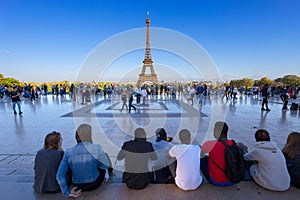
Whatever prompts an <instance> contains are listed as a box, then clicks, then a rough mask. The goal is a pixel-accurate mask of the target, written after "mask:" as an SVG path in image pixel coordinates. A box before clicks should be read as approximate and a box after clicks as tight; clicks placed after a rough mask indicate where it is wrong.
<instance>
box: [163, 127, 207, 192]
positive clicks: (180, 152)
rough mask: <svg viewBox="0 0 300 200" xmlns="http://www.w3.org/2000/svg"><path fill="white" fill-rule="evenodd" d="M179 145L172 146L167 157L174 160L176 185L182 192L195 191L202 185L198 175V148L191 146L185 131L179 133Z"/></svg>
mask: <svg viewBox="0 0 300 200" xmlns="http://www.w3.org/2000/svg"><path fill="white" fill-rule="evenodd" d="M179 139H180V141H181V144H178V145H174V146H173V147H172V148H171V149H170V151H169V154H168V156H170V157H174V158H176V161H177V166H176V171H175V172H174V171H172V172H171V173H172V174H173V175H174V176H175V183H176V185H177V186H178V187H179V188H180V189H182V190H186V191H187V190H195V189H197V188H198V187H199V186H200V184H201V183H202V176H201V174H200V147H199V146H198V145H192V144H191V133H190V131H189V130H187V129H183V130H181V131H180V132H179Z"/></svg>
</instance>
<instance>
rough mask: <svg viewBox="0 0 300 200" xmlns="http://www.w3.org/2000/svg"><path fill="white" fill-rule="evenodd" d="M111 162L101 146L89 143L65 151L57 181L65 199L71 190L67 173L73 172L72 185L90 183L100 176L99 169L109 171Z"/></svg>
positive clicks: (82, 143)
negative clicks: (69, 170)
mask: <svg viewBox="0 0 300 200" xmlns="http://www.w3.org/2000/svg"><path fill="white" fill-rule="evenodd" d="M108 166H109V161H108V158H107V156H106V154H105V153H104V151H103V149H102V148H101V146H100V145H97V144H91V143H89V142H80V143H78V144H77V145H76V146H74V147H72V148H69V149H67V150H66V151H65V154H64V156H63V158H62V161H61V163H60V165H59V168H58V171H57V174H56V179H57V182H58V184H59V186H60V189H61V191H62V193H63V195H64V196H65V197H68V196H69V194H70V190H69V188H68V185H67V180H66V173H67V171H68V168H69V169H71V171H72V183H76V184H79V183H90V182H93V181H95V180H96V179H97V178H98V176H99V171H98V169H99V168H101V169H107V168H108Z"/></svg>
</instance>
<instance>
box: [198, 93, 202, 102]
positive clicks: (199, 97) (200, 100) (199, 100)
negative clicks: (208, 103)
mask: <svg viewBox="0 0 300 200" xmlns="http://www.w3.org/2000/svg"><path fill="white" fill-rule="evenodd" d="M202 101H203V94H202V93H201V94H199V95H198V104H202Z"/></svg>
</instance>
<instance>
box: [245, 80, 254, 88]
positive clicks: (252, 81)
mask: <svg viewBox="0 0 300 200" xmlns="http://www.w3.org/2000/svg"><path fill="white" fill-rule="evenodd" d="M242 85H243V86H244V87H248V88H249V87H252V86H253V85H254V80H253V79H250V78H243V79H242Z"/></svg>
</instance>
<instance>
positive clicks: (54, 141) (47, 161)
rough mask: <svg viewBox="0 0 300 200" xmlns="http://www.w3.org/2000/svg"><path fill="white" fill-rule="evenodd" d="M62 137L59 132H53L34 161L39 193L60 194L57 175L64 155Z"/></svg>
mask: <svg viewBox="0 0 300 200" xmlns="http://www.w3.org/2000/svg"><path fill="white" fill-rule="evenodd" d="M61 145H62V137H61V134H60V133H59V132H55V131H53V132H51V133H49V134H47V135H46V137H45V139H44V148H43V149H41V150H39V151H38V152H37V154H36V156H35V160H34V185H33V188H34V190H35V191H36V192H39V193H58V192H60V187H59V185H58V183H57V181H56V173H57V170H58V166H59V164H60V161H61V159H62V157H63V155H64V152H63V150H62V147H61Z"/></svg>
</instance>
